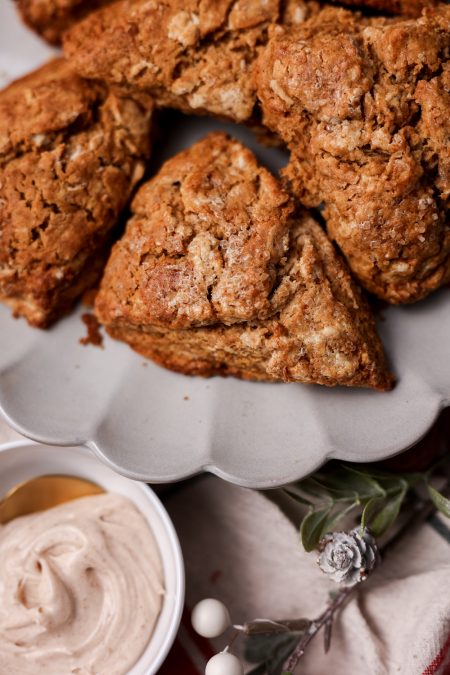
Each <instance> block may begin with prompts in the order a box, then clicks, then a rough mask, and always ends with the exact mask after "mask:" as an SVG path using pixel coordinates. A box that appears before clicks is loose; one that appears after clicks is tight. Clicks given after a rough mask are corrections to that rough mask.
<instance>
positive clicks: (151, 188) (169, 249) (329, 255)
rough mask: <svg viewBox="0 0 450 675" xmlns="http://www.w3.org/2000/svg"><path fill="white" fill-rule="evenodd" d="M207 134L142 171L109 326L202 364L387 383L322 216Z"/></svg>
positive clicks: (260, 373)
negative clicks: (302, 208) (148, 173)
mask: <svg viewBox="0 0 450 675" xmlns="http://www.w3.org/2000/svg"><path fill="white" fill-rule="evenodd" d="M294 208H295V207H294V205H293V203H292V202H291V200H290V198H289V197H288V195H287V193H286V192H285V191H284V190H282V188H281V186H280V184H279V183H278V181H276V179H275V178H274V177H273V176H271V174H269V172H267V171H266V170H265V169H264V168H263V167H261V166H259V165H258V163H257V162H256V159H255V158H254V156H253V155H252V154H251V153H250V151H249V150H247V149H246V148H244V147H243V146H242V145H241V144H240V143H238V142H237V141H234V140H231V139H229V138H228V137H227V136H225V135H224V134H211V135H209V136H207V137H206V138H205V139H204V140H203V141H200V142H199V143H197V144H195V145H194V146H193V147H192V148H190V149H188V150H186V151H184V152H182V153H180V154H179V155H177V156H176V157H174V158H173V159H171V160H169V161H168V162H167V163H166V164H165V165H164V166H163V168H162V169H161V171H160V173H159V174H158V175H157V176H155V177H154V178H153V179H152V180H151V181H149V182H148V183H146V184H144V185H143V186H142V187H141V188H140V190H139V192H138V193H137V195H136V197H135V199H134V201H133V204H132V210H133V216H132V218H131V219H130V221H129V222H128V224H127V228H126V232H125V234H124V236H123V237H122V239H121V240H120V241H119V242H118V243H116V244H115V246H114V248H113V252H112V255H111V258H110V260H109V262H108V265H107V268H106V270H105V274H104V277H103V279H102V284H101V287H100V291H99V293H98V295H97V299H96V305H95V308H96V314H97V317H98V319H99V321H100V322H101V323H102V324H104V325H105V326H106V328H107V330H108V332H109V333H110V334H111V335H112V336H113V337H116V338H118V339H121V340H124V341H125V342H127V343H128V344H130V345H131V346H132V347H133V348H134V349H135V350H137V351H139V352H140V353H142V354H143V355H144V356H147V357H149V358H151V359H153V360H154V361H156V362H157V363H160V364H161V365H164V366H165V367H168V368H171V369H173V370H177V371H179V372H183V373H187V374H196V375H205V376H207V375H213V374H221V375H234V376H237V377H242V378H247V379H256V380H267V381H292V382H314V383H321V384H326V385H330V386H332V385H335V384H348V385H353V386H369V387H374V388H378V389H389V388H390V387H391V386H392V381H393V380H392V376H391V375H390V373H389V372H388V369H387V366H386V363H385V359H384V354H383V349H382V346H381V343H380V341H379V338H378V336H377V334H376V329H375V323H374V320H373V317H372V315H371V313H370V310H369V308H368V306H367V304H366V302H365V300H364V299H363V297H362V295H361V293H360V291H359V289H358V288H357V286H356V284H355V283H354V282H353V281H352V279H351V277H350V275H349V273H348V270H347V269H346V267H345V264H344V263H343V261H342V260H341V259H340V258H339V257H338V255H337V253H336V251H335V250H334V248H333V245H332V244H331V242H330V241H329V240H328V238H327V236H326V235H325V233H324V232H323V231H322V229H321V228H320V226H319V225H318V224H317V223H315V222H314V221H313V220H312V218H310V217H309V216H307V215H306V214H304V213H296V212H295V211H294Z"/></svg>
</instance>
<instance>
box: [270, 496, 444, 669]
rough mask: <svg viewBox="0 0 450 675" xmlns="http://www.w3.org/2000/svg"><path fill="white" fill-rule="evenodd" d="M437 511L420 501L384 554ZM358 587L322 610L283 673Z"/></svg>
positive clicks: (356, 585) (342, 593)
mask: <svg viewBox="0 0 450 675" xmlns="http://www.w3.org/2000/svg"><path fill="white" fill-rule="evenodd" d="M444 492H448V484H447V486H446V491H444ZM435 511H436V508H435V507H434V505H433V504H432V503H431V502H429V501H420V502H419V505H418V507H416V508H415V509H413V511H412V513H411V515H410V516H409V518H408V519H407V520H406V521H405V522H404V523H403V525H402V527H401V528H400V529H399V530H398V531H397V532H396V533H395V534H394V535H393V536H392V537H390V538H389V539H388V540H387V541H386V543H385V544H384V545H383V546H382V547H381V548H380V552H381V553H382V555H385V554H386V553H387V552H388V551H389V550H390V549H391V548H393V547H394V546H396V544H397V543H398V542H399V541H400V539H402V538H403V536H404V535H405V534H406V533H407V532H408V531H409V529H410V528H411V527H412V526H413V525H414V526H417V525H419V524H420V523H422V522H423V521H425V520H426V519H427V518H429V516H431V514H432V513H434V512H435ZM358 587H359V584H355V586H350V587H349V588H344V589H342V590H341V591H339V592H338V594H337V595H336V597H335V598H334V599H333V600H332V601H331V602H330V604H329V605H328V607H327V609H326V610H325V611H324V612H322V614H321V615H320V616H319V617H318V618H317V619H315V620H314V621H312V622H311V625H310V627H309V629H308V630H307V631H306V632H305V633H304V634H303V635H302V636H301V637H300V639H299V641H298V643H297V645H296V647H295V649H294V651H293V652H292V653H291V654H290V656H289V657H288V658H287V659H286V661H285V663H284V665H283V673H292V672H293V671H294V669H295V668H296V666H297V664H298V662H299V661H300V659H301V658H302V656H303V654H304V653H305V650H306V647H307V646H308V645H309V643H310V642H311V641H312V640H313V639H314V638H315V636H316V635H317V633H318V632H319V631H320V630H321V629H322V628H323V627H324V626H326V625H330V624H331V622H332V621H333V619H334V615H335V613H336V612H337V611H338V610H339V609H340V608H341V607H342V606H343V605H344V603H345V602H346V601H347V600H348V598H350V596H351V595H352V593H353V592H354V591H355V590H356V588H358Z"/></svg>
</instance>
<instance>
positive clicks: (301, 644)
mask: <svg viewBox="0 0 450 675" xmlns="http://www.w3.org/2000/svg"><path fill="white" fill-rule="evenodd" d="M353 591H354V586H350V588H344V589H343V590H342V591H339V593H338V594H337V596H336V597H335V599H334V600H333V601H332V602H331V603H330V604H329V605H328V607H327V609H326V610H325V611H324V612H323V613H322V614H321V615H320V616H319V617H318V618H317V619H316V620H315V621H313V622H312V623H311V625H310V627H309V629H308V630H307V631H306V633H305V634H304V635H303V636H302V637H301V638H300V640H299V641H298V643H297V646H296V647H295V649H294V651H293V652H292V653H291V655H290V656H289V657H288V658H287V659H286V661H285V663H284V665H283V671H287V672H288V673H290V672H292V671H293V670H294V668H295V667H296V666H297V663H298V662H299V661H300V659H301V657H302V656H303V654H304V653H305V650H306V647H307V646H308V645H309V643H310V642H311V640H313V639H314V638H315V636H316V635H317V633H318V632H319V631H320V629H321V628H322V627H323V626H325V625H326V624H327V623H330V622H331V621H332V620H333V616H334V613H335V612H336V611H337V610H338V609H339V608H340V607H342V605H343V604H344V603H345V601H346V600H347V598H349V597H350V595H351V594H352V593H353Z"/></svg>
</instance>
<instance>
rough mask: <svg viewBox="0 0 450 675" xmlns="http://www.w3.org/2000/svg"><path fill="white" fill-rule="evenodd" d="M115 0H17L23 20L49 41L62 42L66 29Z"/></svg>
mask: <svg viewBox="0 0 450 675" xmlns="http://www.w3.org/2000/svg"><path fill="white" fill-rule="evenodd" d="M111 2H113V0H16V4H17V9H18V10H19V12H20V15H21V17H22V19H23V21H24V22H25V23H26V24H27V25H28V26H29V27H30V28H31V29H32V30H34V31H36V33H39V35H41V36H42V37H43V38H44V39H45V40H47V42H49V43H50V44H54V45H59V44H61V41H62V36H63V34H64V33H65V31H66V30H67V29H68V28H70V27H71V26H73V25H74V24H75V23H77V21H81V19H83V18H84V17H85V16H86V15H87V14H89V13H90V12H92V11H94V10H96V9H98V8H99V7H103V6H104V5H108V4H110V3H111Z"/></svg>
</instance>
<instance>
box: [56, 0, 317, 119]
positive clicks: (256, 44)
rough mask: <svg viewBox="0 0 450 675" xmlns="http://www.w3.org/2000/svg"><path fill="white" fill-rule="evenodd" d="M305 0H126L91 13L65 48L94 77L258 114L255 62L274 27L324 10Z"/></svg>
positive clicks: (220, 109) (211, 107)
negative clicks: (208, 0) (253, 75)
mask: <svg viewBox="0 0 450 675" xmlns="http://www.w3.org/2000/svg"><path fill="white" fill-rule="evenodd" d="M317 10H318V3H316V2H312V1H304V0H288V1H287V2H282V0H267V2H264V3H263V2H261V1H260V0H237V1H236V0H216V2H205V1H204V0H165V2H162V1H160V0H153V1H151V2H149V1H148V0H125V1H122V2H118V3H115V4H114V5H111V6H110V7H107V8H105V9H103V10H100V11H98V12H95V13H94V14H91V15H90V16H89V17H88V18H87V19H85V20H84V21H83V22H81V23H80V24H78V25H77V26H75V27H74V28H72V29H71V30H70V31H68V33H67V34H66V36H65V39H64V48H65V52H66V54H67V55H68V56H69V57H70V58H71V60H72V61H73V64H74V67H75V68H76V69H77V70H78V72H79V73H80V74H81V75H83V76H85V77H89V78H94V79H95V78H98V79H102V80H105V81H107V82H110V83H115V84H119V85H125V86H127V87H130V88H136V89H138V90H141V91H146V92H148V93H150V94H151V95H152V96H153V97H154V98H155V101H156V103H157V104H159V105H160V106H164V107H173V108H177V109H181V110H183V111H184V112H188V113H193V112H194V113H198V114H213V115H219V116H221V117H224V118H228V119H231V120H233V121H235V122H244V121H247V120H250V119H251V118H252V116H253V113H254V108H255V104H256V93H255V84H254V81H253V78H252V76H251V75H252V69H253V65H254V62H255V58H256V56H257V54H258V53H259V51H260V49H261V46H262V45H263V44H264V43H265V41H266V40H267V30H268V27H269V26H270V25H271V24H273V23H276V22H282V23H287V24H297V23H301V22H302V21H303V20H304V19H305V18H306V17H307V16H309V15H311V14H313V13H314V12H317Z"/></svg>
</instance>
